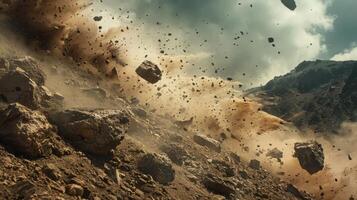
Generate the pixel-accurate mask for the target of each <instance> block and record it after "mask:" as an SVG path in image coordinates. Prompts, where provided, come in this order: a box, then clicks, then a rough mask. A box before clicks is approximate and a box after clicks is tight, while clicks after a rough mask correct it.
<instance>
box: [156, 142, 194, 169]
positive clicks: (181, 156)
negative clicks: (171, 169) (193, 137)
mask: <svg viewBox="0 0 357 200" xmlns="http://www.w3.org/2000/svg"><path fill="white" fill-rule="evenodd" d="M160 149H161V151H163V152H164V153H165V154H166V155H167V156H168V157H169V158H170V160H171V161H172V162H173V163H175V164H177V165H182V164H183V163H184V161H185V160H187V159H188V158H189V157H190V155H189V154H188V152H187V151H186V150H185V149H183V148H182V147H181V146H179V145H176V144H169V145H163V146H161V147H160Z"/></svg>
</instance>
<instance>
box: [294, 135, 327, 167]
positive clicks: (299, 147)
mask: <svg viewBox="0 0 357 200" xmlns="http://www.w3.org/2000/svg"><path fill="white" fill-rule="evenodd" d="M294 149H295V154H294V156H295V157H297V158H298V160H299V163H300V165H301V167H302V168H303V169H305V170H306V171H308V172H309V173H310V174H315V173H317V172H319V171H321V170H322V169H323V168H324V160H325V156H324V153H323V148H322V145H321V144H319V143H317V142H316V141H311V142H307V143H295V146H294Z"/></svg>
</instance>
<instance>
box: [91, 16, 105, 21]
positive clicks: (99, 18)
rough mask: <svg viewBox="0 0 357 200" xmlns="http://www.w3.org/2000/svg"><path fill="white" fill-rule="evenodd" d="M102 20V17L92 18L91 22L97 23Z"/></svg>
mask: <svg viewBox="0 0 357 200" xmlns="http://www.w3.org/2000/svg"><path fill="white" fill-rule="evenodd" d="M102 19H103V16H95V17H93V20H94V21H96V22H99V21H101V20H102Z"/></svg>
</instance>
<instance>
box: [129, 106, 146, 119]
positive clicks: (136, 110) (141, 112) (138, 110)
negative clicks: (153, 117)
mask: <svg viewBox="0 0 357 200" xmlns="http://www.w3.org/2000/svg"><path fill="white" fill-rule="evenodd" d="M132 111H133V113H134V114H136V115H137V116H139V117H142V118H146V117H147V113H146V111H145V110H144V109H142V108H133V109H132Z"/></svg>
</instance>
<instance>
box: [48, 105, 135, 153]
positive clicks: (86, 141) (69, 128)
mask: <svg viewBox="0 0 357 200" xmlns="http://www.w3.org/2000/svg"><path fill="white" fill-rule="evenodd" d="M50 119H51V121H52V122H53V123H54V124H56V125H57V126H58V128H59V134H60V135H61V136H62V137H64V138H65V139H66V140H67V141H68V142H69V143H71V144H72V145H74V146H75V147H77V148H78V149H80V150H81V151H84V152H86V153H89V154H94V155H109V154H110V152H111V150H112V149H114V148H115V147H116V146H118V145H119V144H120V142H121V141H122V140H123V138H124V134H125V132H126V130H127V128H128V124H129V119H128V118H127V117H126V114H124V113H123V112H122V111H119V110H87V111H86V110H75V109H72V110H65V111H61V112H56V113H51V114H50Z"/></svg>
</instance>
